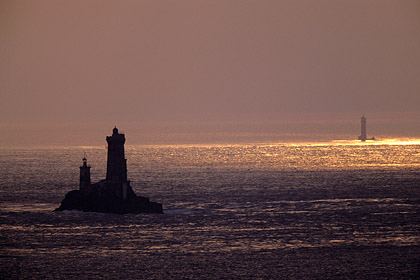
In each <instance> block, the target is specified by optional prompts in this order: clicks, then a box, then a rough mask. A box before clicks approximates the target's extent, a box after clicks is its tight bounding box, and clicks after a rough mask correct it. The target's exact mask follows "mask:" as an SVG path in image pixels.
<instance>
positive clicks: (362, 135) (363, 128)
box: [359, 115, 375, 141]
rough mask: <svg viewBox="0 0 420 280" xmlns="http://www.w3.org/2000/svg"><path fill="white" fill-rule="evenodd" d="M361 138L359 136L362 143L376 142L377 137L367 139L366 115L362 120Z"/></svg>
mask: <svg viewBox="0 0 420 280" xmlns="http://www.w3.org/2000/svg"><path fill="white" fill-rule="evenodd" d="M360 124H361V127H360V130H361V131H360V136H359V140H361V141H366V140H375V137H372V138H369V139H368V138H367V134H366V117H365V115H363V116H362V118H361V120H360Z"/></svg>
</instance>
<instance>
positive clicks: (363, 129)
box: [359, 115, 367, 141]
mask: <svg viewBox="0 0 420 280" xmlns="http://www.w3.org/2000/svg"><path fill="white" fill-rule="evenodd" d="M360 122H361V133H360V136H359V140H362V141H366V140H367V135H366V117H365V115H363V116H362V118H361V120H360Z"/></svg>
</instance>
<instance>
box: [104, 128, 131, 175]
mask: <svg viewBox="0 0 420 280" xmlns="http://www.w3.org/2000/svg"><path fill="white" fill-rule="evenodd" d="M106 142H108V162H107V169H106V180H107V181H109V182H127V160H126V159H125V155H124V143H125V136H124V134H120V133H118V129H117V127H115V128H114V129H113V130H112V136H107V137H106Z"/></svg>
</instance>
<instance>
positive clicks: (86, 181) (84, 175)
mask: <svg viewBox="0 0 420 280" xmlns="http://www.w3.org/2000/svg"><path fill="white" fill-rule="evenodd" d="M89 186H90V166H89V165H87V159H86V157H84V158H83V165H82V166H80V184H79V188H80V190H81V191H83V190H86V188H88V187H89Z"/></svg>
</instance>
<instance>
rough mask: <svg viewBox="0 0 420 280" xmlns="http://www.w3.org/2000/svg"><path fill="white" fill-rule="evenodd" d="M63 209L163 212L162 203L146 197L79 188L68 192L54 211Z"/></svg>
mask: <svg viewBox="0 0 420 280" xmlns="http://www.w3.org/2000/svg"><path fill="white" fill-rule="evenodd" d="M64 210H79V211H84V212H100V213H114V214H128V213H133V214H139V213H156V214H163V209H162V204H160V203H157V202H151V201H150V200H149V198H147V197H143V196H136V195H134V196H130V197H128V198H127V199H125V200H124V199H122V198H119V197H117V196H115V195H114V194H113V193H112V192H101V193H96V192H91V193H85V192H82V191H80V190H73V191H70V192H68V193H67V194H66V196H65V198H64V199H63V201H62V202H61V205H60V207H58V208H57V209H55V210H54V211H64Z"/></svg>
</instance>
